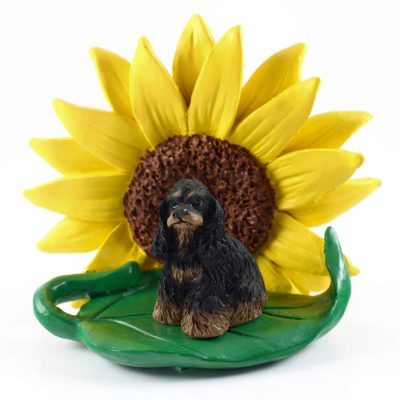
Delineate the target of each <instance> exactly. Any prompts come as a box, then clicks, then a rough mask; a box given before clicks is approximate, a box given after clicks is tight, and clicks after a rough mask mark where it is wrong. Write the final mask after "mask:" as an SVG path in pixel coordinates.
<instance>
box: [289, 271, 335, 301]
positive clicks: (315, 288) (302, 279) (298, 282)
mask: <svg viewBox="0 0 400 400" xmlns="http://www.w3.org/2000/svg"><path fill="white" fill-rule="evenodd" d="M284 274H285V275H286V277H287V278H288V279H289V280H290V282H292V284H293V286H294V288H295V289H296V290H295V293H299V294H305V295H315V294H318V293H321V292H324V291H325V290H327V289H328V288H329V285H330V284H331V278H330V277H329V276H321V275H314V274H307V273H305V272H300V271H296V270H294V269H288V268H286V269H285V270H284Z"/></svg>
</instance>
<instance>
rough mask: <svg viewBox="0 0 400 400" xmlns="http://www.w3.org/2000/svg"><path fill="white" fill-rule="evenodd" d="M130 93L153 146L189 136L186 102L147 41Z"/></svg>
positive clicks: (141, 45)
mask: <svg viewBox="0 0 400 400" xmlns="http://www.w3.org/2000/svg"><path fill="white" fill-rule="evenodd" d="M130 93H131V104H132V111H133V115H134V116H135V118H136V120H137V121H138V122H139V124H140V126H141V127H142V129H143V132H144V134H145V135H146V137H147V139H148V141H149V142H150V143H151V145H152V146H156V145H157V144H159V143H161V142H163V141H164V140H166V139H168V138H169V137H171V136H173V135H184V134H186V133H187V120H186V111H187V108H186V103H185V99H184V98H183V96H182V94H181V92H180V91H179V88H178V86H177V85H176V83H175V82H174V81H173V79H172V78H171V76H170V75H169V73H168V71H167V70H166V69H165V67H164V66H163V65H162V64H161V62H160V61H159V59H158V58H157V56H156V55H155V54H154V52H153V49H152V48H151V46H150V43H149V41H148V40H147V39H146V38H141V39H140V40H139V44H138V47H137V49H136V53H135V57H134V58H133V62H132V66H131V83H130Z"/></svg>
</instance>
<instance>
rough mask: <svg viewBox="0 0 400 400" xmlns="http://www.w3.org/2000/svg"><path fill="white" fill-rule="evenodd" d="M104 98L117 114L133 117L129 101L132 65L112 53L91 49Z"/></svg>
mask: <svg viewBox="0 0 400 400" xmlns="http://www.w3.org/2000/svg"><path fill="white" fill-rule="evenodd" d="M90 55H91V56H92V59H93V62H94V65H95V67H96V72H97V77H98V78H99V82H100V84H101V88H102V90H103V93H104V96H105V98H106V99H107V101H108V103H109V104H110V106H111V107H112V108H113V110H115V111H116V112H118V113H120V114H123V115H127V116H129V117H132V110H131V104H130V99H129V70H130V63H129V62H128V61H127V60H125V58H122V57H120V56H119V55H117V54H114V53H112V52H111V51H108V50H104V49H100V48H98V47H94V48H92V49H90Z"/></svg>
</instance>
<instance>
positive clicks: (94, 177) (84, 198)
mask: <svg viewBox="0 0 400 400" xmlns="http://www.w3.org/2000/svg"><path fill="white" fill-rule="evenodd" d="M130 180H131V176H130V175H128V174H124V173H122V172H117V171H115V172H113V171H110V172H98V173H96V174H91V173H88V174H72V175H66V176H65V177H63V178H60V179H56V180H54V181H51V182H49V183H46V184H43V185H40V186H37V187H36V188H33V189H29V190H27V191H26V192H25V196H26V197H27V198H28V199H29V200H30V201H32V202H33V203H34V204H36V205H38V206H40V207H44V208H47V209H49V210H52V211H55V212H59V213H61V214H65V215H68V216H70V217H73V218H78V219H84V220H88V221H99V222H102V221H117V220H120V219H122V218H123V216H124V211H123V204H122V202H123V197H124V194H125V192H126V190H127V188H128V185H129V182H130Z"/></svg>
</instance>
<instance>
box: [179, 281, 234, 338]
mask: <svg viewBox="0 0 400 400" xmlns="http://www.w3.org/2000/svg"><path fill="white" fill-rule="evenodd" d="M201 287H202V288H203V289H204V290H198V288H196V289H194V290H193V291H191V292H190V291H189V293H188V295H187V297H186V299H185V304H184V307H183V315H182V321H181V328H182V330H183V331H184V332H185V333H186V334H187V335H189V336H192V337H195V338H199V339H205V338H212V337H216V336H221V335H223V334H224V333H225V332H226V331H227V330H228V329H229V325H230V320H231V317H232V313H233V310H232V308H231V307H230V306H229V305H228V302H227V301H226V299H225V298H224V297H225V296H224V295H223V294H221V290H220V289H221V288H214V289H215V290H213V287H212V286H211V287H210V286H209V285H207V284H205V283H203V284H201ZM222 292H223V291H222Z"/></svg>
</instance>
